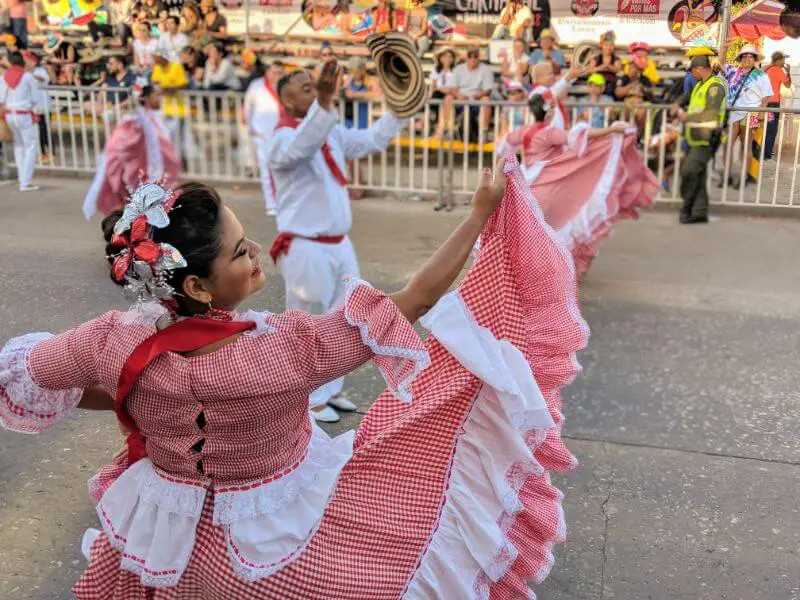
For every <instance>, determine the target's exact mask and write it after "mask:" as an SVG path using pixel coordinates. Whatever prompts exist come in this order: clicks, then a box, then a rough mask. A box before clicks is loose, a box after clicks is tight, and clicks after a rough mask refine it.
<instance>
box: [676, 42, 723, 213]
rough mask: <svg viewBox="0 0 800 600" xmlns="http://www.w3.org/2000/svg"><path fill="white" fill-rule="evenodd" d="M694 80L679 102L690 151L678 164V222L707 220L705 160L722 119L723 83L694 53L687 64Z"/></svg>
mask: <svg viewBox="0 0 800 600" xmlns="http://www.w3.org/2000/svg"><path fill="white" fill-rule="evenodd" d="M690 70H691V73H692V75H694V77H695V79H696V81H697V83H695V85H694V87H693V88H692V90H691V91H690V92H689V93H687V94H685V95H684V96H683V98H681V100H680V101H679V105H680V106H681V107H682V108H681V110H680V111H679V112H678V118H679V119H680V120H681V121H682V122H683V123H684V136H685V139H686V144H687V145H688V146H689V152H688V154H687V155H686V158H685V159H684V162H683V165H682V166H681V197H682V198H683V207H682V208H681V213H680V222H681V223H684V224H688V223H708V189H707V187H706V171H707V170H708V163H709V162H710V161H711V159H712V158H713V157H714V153H715V152H716V151H717V148H718V147H719V141H720V137H721V135H722V123H723V120H724V118H725V97H726V90H725V84H724V83H723V81H722V80H721V79H719V78H718V77H716V76H715V75H714V74H713V71H712V69H711V62H710V61H709V59H708V56H695V57H693V58H692V62H691V65H690Z"/></svg>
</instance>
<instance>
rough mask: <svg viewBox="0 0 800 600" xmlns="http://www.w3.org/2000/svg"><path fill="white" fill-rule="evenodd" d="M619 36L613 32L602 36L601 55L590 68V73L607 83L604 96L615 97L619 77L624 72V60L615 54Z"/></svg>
mask: <svg viewBox="0 0 800 600" xmlns="http://www.w3.org/2000/svg"><path fill="white" fill-rule="evenodd" d="M616 41H617V36H616V35H615V34H614V32H613V31H606V32H605V33H604V34H603V35H601V36H600V55H599V56H596V57H595V59H594V65H593V66H592V67H589V73H597V74H598V75H601V76H602V77H603V80H604V81H605V89H604V90H603V94H605V95H606V96H610V97H613V96H614V90H615V89H616V87H617V76H618V75H619V74H620V72H621V71H622V59H621V58H619V57H618V56H617V53H616V52H615V43H616Z"/></svg>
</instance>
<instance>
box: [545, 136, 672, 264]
mask: <svg viewBox="0 0 800 600" xmlns="http://www.w3.org/2000/svg"><path fill="white" fill-rule="evenodd" d="M587 142H588V143H587ZM529 172H530V173H534V174H535V178H531V179H530V182H531V186H532V192H533V196H534V198H535V199H536V201H537V202H538V203H539V205H540V206H541V208H542V211H543V213H544V216H545V219H546V220H547V222H548V223H549V224H550V225H551V226H552V227H553V228H554V229H555V230H556V232H557V235H558V237H559V240H560V242H561V243H562V244H564V245H566V246H567V247H568V248H569V249H570V251H571V253H572V256H573V259H574V261H575V270H576V272H577V274H578V277H582V276H583V275H585V274H586V273H587V272H588V271H589V267H590V266H591V264H592V261H593V260H594V258H595V257H596V256H597V254H598V251H599V249H600V246H601V244H602V243H603V241H604V240H605V239H606V238H607V237H608V236H609V235H611V232H612V230H613V227H614V224H615V223H616V222H617V221H618V220H620V219H637V218H638V217H639V211H640V210H641V209H642V208H646V207H648V206H650V205H652V203H653V201H654V200H655V197H656V194H657V193H658V189H659V186H658V180H657V178H656V176H655V175H654V174H653V172H652V171H651V170H650V169H649V168H648V167H647V165H645V163H644V158H643V156H642V154H641V152H639V151H638V150H637V148H636V136H634V135H624V136H623V135H621V134H614V135H608V136H603V137H600V138H594V139H592V140H585V141H584V143H583V145H582V148H580V149H573V150H570V151H568V152H565V153H564V154H563V155H562V156H559V157H558V158H556V159H554V160H551V161H549V162H547V163H546V164H545V165H544V166H543V167H542V168H541V169H529Z"/></svg>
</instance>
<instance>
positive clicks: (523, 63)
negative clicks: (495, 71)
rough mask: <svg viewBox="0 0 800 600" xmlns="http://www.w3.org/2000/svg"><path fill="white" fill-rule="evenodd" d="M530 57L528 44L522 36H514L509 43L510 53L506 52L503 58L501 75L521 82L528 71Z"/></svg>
mask: <svg viewBox="0 0 800 600" xmlns="http://www.w3.org/2000/svg"><path fill="white" fill-rule="evenodd" d="M530 59H531V57H530V55H529V54H528V44H527V43H526V42H525V40H523V39H522V38H516V39H515V40H514V43H513V44H512V45H511V54H506V56H505V57H504V58H503V67H502V73H503V77H505V78H506V79H514V80H516V81H519V82H520V83H522V82H523V79H524V77H525V74H526V73H527V72H528V68H529V63H530Z"/></svg>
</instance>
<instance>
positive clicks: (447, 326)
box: [403, 291, 564, 600]
mask: <svg viewBox="0 0 800 600" xmlns="http://www.w3.org/2000/svg"><path fill="white" fill-rule="evenodd" d="M422 323H423V325H424V326H425V327H426V328H429V329H430V330H431V333H432V335H434V336H435V337H436V339H437V340H438V341H439V342H441V343H442V344H443V345H444V346H445V348H447V350H448V352H450V353H451V354H452V355H453V356H455V357H456V358H457V359H458V360H459V362H460V363H461V364H462V365H463V366H464V367H465V368H466V369H468V370H469V371H470V372H472V373H473V374H474V375H476V376H477V377H479V378H480V379H481V380H482V381H483V382H484V385H483V386H482V387H481V389H480V391H479V392H478V397H477V398H476V400H475V403H474V405H473V408H472V410H471V411H470V414H469V416H468V417H467V419H466V421H465V422H464V425H463V433H462V434H461V435H460V436H459V438H458V440H457V442H456V449H455V452H454V455H453V466H452V475H451V477H450V481H449V484H448V488H447V491H446V497H445V505H444V508H443V509H442V513H441V515H440V518H439V521H438V523H437V525H436V528H435V531H434V533H433V536H432V538H431V540H430V543H429V545H428V548H427V550H426V552H425V554H424V555H423V558H422V562H421V564H420V567H419V569H418V570H417V571H416V573H415V574H414V576H413V578H412V580H411V581H410V582H409V585H408V587H407V589H406V592H405V594H404V596H403V597H404V598H408V599H411V598H413V599H417V598H428V597H437V598H477V599H481V600H483V599H488V598H489V590H490V586H491V583H492V582H495V581H498V580H499V579H501V578H502V577H503V576H504V574H505V573H506V572H507V571H508V569H509V568H510V567H511V565H512V564H513V563H514V561H515V560H516V558H517V548H516V547H515V546H514V544H513V543H512V542H511V540H509V538H508V532H509V531H510V530H511V528H512V527H513V525H514V523H515V519H516V516H517V515H518V514H520V512H521V511H522V510H523V504H522V501H521V500H520V498H519V491H520V489H521V488H522V486H523V485H524V484H525V483H526V481H527V480H528V478H529V477H531V476H541V475H544V469H543V468H542V466H541V465H540V464H539V463H538V461H537V460H536V459H535V457H534V452H535V451H536V448H537V446H538V445H539V444H541V443H542V442H543V441H544V439H545V437H546V435H547V432H548V430H550V429H552V428H555V427H556V424H555V422H554V421H553V418H552V417H551V415H550V412H549V411H548V409H547V404H546V402H545V399H544V397H543V396H542V394H541V392H540V390H539V387H538V385H537V384H536V380H535V379H534V377H533V373H532V372H531V369H530V365H529V364H528V362H527V360H526V359H525V357H524V355H523V354H522V353H521V352H520V351H519V350H518V349H517V348H516V347H514V346H513V345H512V344H510V343H509V342H507V341H505V340H499V339H497V338H496V337H495V336H494V335H493V334H492V333H491V331H489V330H488V329H486V328H484V327H481V326H480V325H479V324H478V323H477V322H476V321H475V319H474V317H473V315H472V313H471V312H470V310H469V308H468V307H467V306H466V304H465V303H464V301H463V299H462V298H461V296H460V294H459V293H458V291H455V292H451V293H450V294H448V295H447V296H445V297H444V298H442V300H440V301H439V303H438V304H437V305H436V306H435V307H434V309H433V310H432V311H431V312H430V313H429V314H428V315H427V316H425V317H424V318H423V319H422ZM545 476H546V475H545ZM558 530H559V532H563V530H564V525H563V519H562V522H561V523H559V525H558ZM546 562H547V563H548V564H550V563H552V560H547V561H546Z"/></svg>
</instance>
